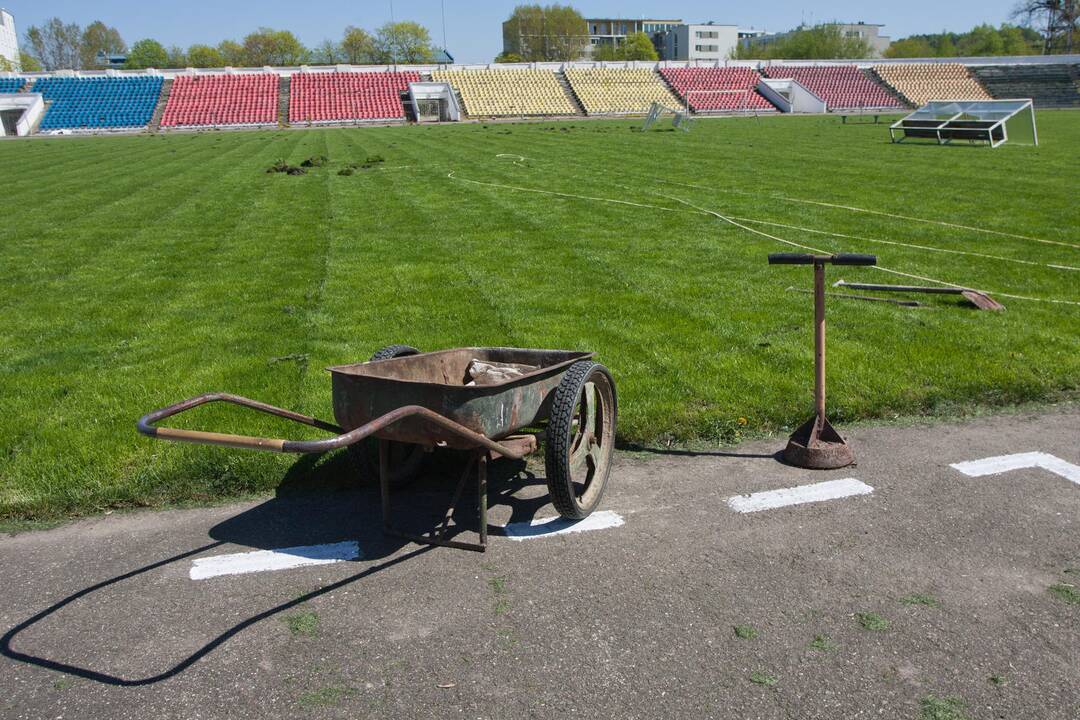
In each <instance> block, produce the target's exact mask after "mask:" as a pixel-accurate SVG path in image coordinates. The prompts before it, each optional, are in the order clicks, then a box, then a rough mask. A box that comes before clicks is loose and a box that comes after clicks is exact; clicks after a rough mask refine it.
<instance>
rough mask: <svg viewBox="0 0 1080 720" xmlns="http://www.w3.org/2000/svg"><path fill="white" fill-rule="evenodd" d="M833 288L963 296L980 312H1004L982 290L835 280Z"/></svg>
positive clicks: (995, 301)
mask: <svg viewBox="0 0 1080 720" xmlns="http://www.w3.org/2000/svg"><path fill="white" fill-rule="evenodd" d="M833 287H842V288H851V289H852V290H880V291H883V292H913V293H929V294H933V295H963V296H964V297H965V298H966V299H967V300H968V301H969V302H971V304H972V305H974V306H975V307H977V308H979V309H980V310H1004V309H1005V306H1004V305H1002V304H1001V303H999V302H998V301H997V300H995V299H994V298H992V297H990V296H989V295H987V294H986V293H984V292H983V291H982V290H972V289H971V288H958V287H924V286H922V285H874V284H871V283H849V282H844V281H843V280H837V281H836V282H835V283H833Z"/></svg>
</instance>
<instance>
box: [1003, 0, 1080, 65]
mask: <svg viewBox="0 0 1080 720" xmlns="http://www.w3.org/2000/svg"><path fill="white" fill-rule="evenodd" d="M1013 17H1014V18H1017V19H1019V20H1020V21H1021V22H1022V23H1024V25H1026V26H1028V27H1031V28H1034V29H1035V30H1038V32H1039V33H1040V34H1041V35H1042V36H1043V54H1044V55H1049V54H1051V53H1056V52H1064V53H1071V52H1072V51H1073V40H1074V38H1075V36H1076V35H1077V33H1078V32H1080V28H1078V26H1077V24H1078V22H1080V0H1021V2H1020V3H1019V4H1018V5H1017V6H1016V7H1015V8H1014V9H1013Z"/></svg>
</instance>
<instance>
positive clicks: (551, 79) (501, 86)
mask: <svg viewBox="0 0 1080 720" xmlns="http://www.w3.org/2000/svg"><path fill="white" fill-rule="evenodd" d="M431 79H432V80H434V81H435V82H445V83H450V84H451V85H452V86H453V87H454V88H455V89H456V90H457V91H458V92H459V93H460V94H461V101H462V103H463V104H464V106H465V113H466V114H467V115H471V116H473V117H497V116H500V115H502V116H518V115H578V114H580V112H579V111H578V109H577V108H576V107H575V106H574V102H573V100H571V99H570V97H569V96H568V95H567V94H566V89H565V88H564V87H563V86H562V84H561V83H560V82H559V79H558V77H557V76H556V75H555V73H554V72H552V71H550V70H531V69H528V68H507V69H499V70H437V71H435V72H433V73H432V74H431Z"/></svg>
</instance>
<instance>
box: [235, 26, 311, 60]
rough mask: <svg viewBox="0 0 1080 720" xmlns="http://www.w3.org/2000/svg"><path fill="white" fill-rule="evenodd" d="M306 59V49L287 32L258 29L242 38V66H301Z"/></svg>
mask: <svg viewBox="0 0 1080 720" xmlns="http://www.w3.org/2000/svg"><path fill="white" fill-rule="evenodd" d="M307 58H308V51H307V48H305V47H304V46H303V44H302V43H301V42H300V41H299V40H297V39H296V36H295V35H293V34H292V33H291V32H289V31H288V30H271V29H270V28H259V29H258V30H256V31H255V32H253V33H251V34H249V35H248V36H247V37H245V38H244V60H245V62H244V64H245V65H247V66H249V67H261V66H263V65H279V66H280V65H303V64H304V63H305V62H307Z"/></svg>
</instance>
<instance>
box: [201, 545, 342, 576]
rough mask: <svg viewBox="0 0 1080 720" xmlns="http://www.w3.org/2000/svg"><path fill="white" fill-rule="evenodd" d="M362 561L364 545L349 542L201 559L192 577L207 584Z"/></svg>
mask: <svg viewBox="0 0 1080 720" xmlns="http://www.w3.org/2000/svg"><path fill="white" fill-rule="evenodd" d="M359 557H360V543H358V542H356V541H355V540H349V541H347V542H339V543H330V544H328V545H304V546H301V547H290V548H281V549H280V550H256V551H254V552H246V553H233V554H231V555H217V556H215V557H208V558H197V559H195V560H193V561H192V563H191V571H190V573H189V575H190V577H191V579H192V580H206V579H208V578H213V577H220V576H222V575H246V574H248V573H257V572H266V571H268V570H289V569H291V568H298V567H306V566H308V565H330V564H332V563H339V562H344V561H346V560H356V559H358V558H359Z"/></svg>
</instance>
